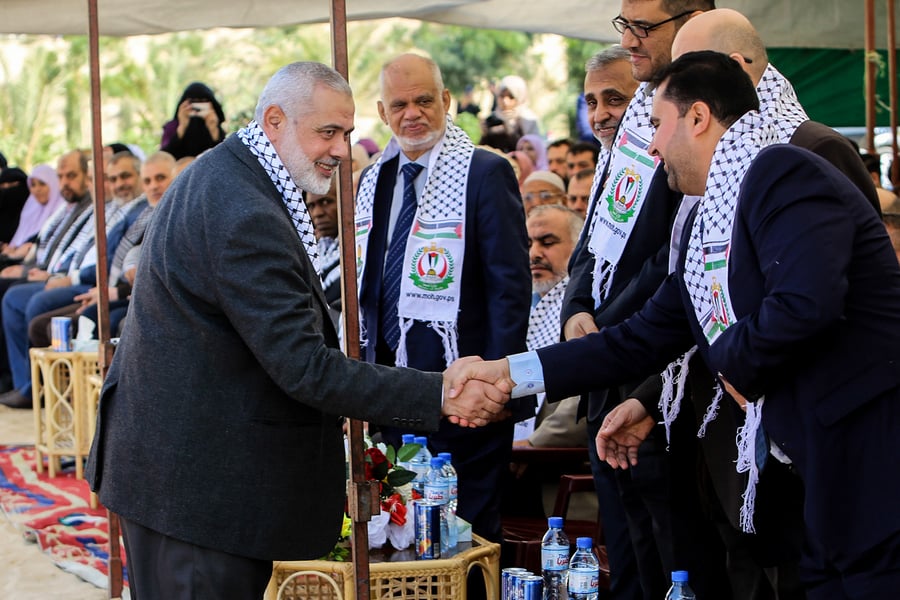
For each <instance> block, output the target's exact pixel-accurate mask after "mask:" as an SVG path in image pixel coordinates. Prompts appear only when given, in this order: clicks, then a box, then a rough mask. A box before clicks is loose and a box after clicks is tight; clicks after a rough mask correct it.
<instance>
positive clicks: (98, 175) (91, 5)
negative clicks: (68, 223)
mask: <svg viewBox="0 0 900 600" xmlns="http://www.w3.org/2000/svg"><path fill="white" fill-rule="evenodd" d="M88 47H89V54H90V71H91V146H92V148H91V149H92V153H91V155H92V158H93V163H94V185H93V188H94V224H95V227H96V229H95V231H94V240H95V243H96V245H97V289H98V291H99V293H100V299H99V300H98V303H97V325H98V337H99V339H100V345H99V347H98V349H97V352H98V356H97V361H98V364H99V365H100V376H101V377H104V378H105V377H106V371H107V369H108V368H109V362H110V361H111V360H112V353H113V347H112V344H110V342H109V338H110V335H109V281H108V277H107V259H106V208H105V207H106V198H105V192H106V188H105V186H104V175H103V166H104V165H103V131H102V129H103V127H102V125H103V123H102V111H101V103H100V27H99V22H98V18H97V0H88ZM106 515H107V518H108V522H109V585H108V586H107V594H108V596H107V597H109V598H121V597H122V588H123V581H124V580H123V572H122V552H121V549H120V547H119V518H118V516H116V515H115V514H114V513H111V512H109V511H107V513H106Z"/></svg>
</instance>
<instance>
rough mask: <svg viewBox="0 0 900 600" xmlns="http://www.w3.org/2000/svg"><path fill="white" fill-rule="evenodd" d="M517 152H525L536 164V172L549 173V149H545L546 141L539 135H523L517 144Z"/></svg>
mask: <svg viewBox="0 0 900 600" xmlns="http://www.w3.org/2000/svg"><path fill="white" fill-rule="evenodd" d="M516 150H517V151H519V152H524V153H525V154H527V155H528V158H530V159H531V162H533V163H534V169H535V171H547V170H548V169H549V168H550V165H549V163H548V162H547V149H546V148H545V147H544V140H543V138H541V136H539V135H535V134H533V133H529V134H528V135H523V136H522V137H521V138H519V141H518V142H516Z"/></svg>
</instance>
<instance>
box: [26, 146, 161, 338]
mask: <svg viewBox="0 0 900 600" xmlns="http://www.w3.org/2000/svg"><path fill="white" fill-rule="evenodd" d="M174 175H175V159H174V158H172V155H171V154H169V153H167V152H157V153H156V154H153V155H151V156H150V157H149V158H148V159H147V162H145V163H144V164H143V165H141V183H142V184H143V186H144V196H145V197H146V200H147V203H146V205H145V206H144V208H143V209H141V210H140V211H139V212H138V214H137V216H136V218H135V219H134V220H133V222H132V223H131V224H130V225H129V226H128V228H127V230H126V231H125V233H124V235H122V236H121V239H120V241H119V242H118V243H117V244H116V246H115V248H114V249H113V250H112V252H113V258H112V260H111V261H110V268H109V278H108V281H109V284H110V287H109V309H110V313H109V314H110V331H111V332H116V331H118V324H119V321H121V319H122V318H123V317H124V316H125V310H126V309H127V308H128V299H129V298H130V296H131V287H132V285H131V281H129V280H128V278H127V277H125V268H124V266H123V265H124V262H125V258H126V256H127V255H128V253H129V252H130V251H131V249H132V248H134V247H136V246H140V244H141V242H142V241H143V239H144V232H145V231H146V229H147V227H148V226H149V224H150V221H151V219H152V218H153V214H154V212H153V210H154V209H155V208H156V206H157V205H158V204H159V201H160V200H161V199H162V197H163V194H165V192H166V190H167V189H169V185H170V184H171V183H172V180H173V179H174ZM136 210H137V209H136ZM99 299H100V293H99V289H98V288H97V287H96V286H95V287H93V288H91V289H89V290H88V291H86V292H84V293H82V294H79V295H77V296H75V298H74V299H73V300H74V303H73V304H70V305H67V306H64V307H62V308H59V309H57V310H53V311H50V312H46V313H43V314H41V315H38V316H37V317H35V318H33V319H32V320H31V321H30V322H29V324H28V338H29V340H30V341H31V345H32V346H35V347H42V346H46V345H48V344H49V340H50V321H51V320H52V318H53V317H59V316H67V317H72V320H73V329H72V332H73V333H72V335H76V334H77V332H78V317H79V315H82V314H85V316H87V317H88V318H90V319H91V320H92V321H94V324H95V327H94V334H95V335H94V337H97V335H96V334H97V328H96V323H97V319H96V309H95V310H93V311H91V312H90V313H87V312H86V311H87V309H88V308H89V307H94V306H95V305H96V304H97V302H98V301H99ZM120 309H121V310H120Z"/></svg>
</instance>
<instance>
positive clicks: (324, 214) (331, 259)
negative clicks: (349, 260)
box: [306, 178, 341, 316]
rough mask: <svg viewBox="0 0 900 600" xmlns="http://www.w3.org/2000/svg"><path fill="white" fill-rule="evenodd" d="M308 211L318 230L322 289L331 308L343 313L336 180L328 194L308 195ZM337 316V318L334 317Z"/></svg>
mask: <svg viewBox="0 0 900 600" xmlns="http://www.w3.org/2000/svg"><path fill="white" fill-rule="evenodd" d="M306 210H307V211H308V212H309V218H310V219H311V220H312V223H313V227H314V228H315V234H316V242H317V244H318V246H319V264H320V265H321V267H322V289H323V290H325V299H326V300H328V306H329V307H330V308H331V309H332V310H334V311H335V312H336V313H340V312H341V244H340V242H338V203H337V178H334V179H332V180H331V188H330V189H329V190H328V193H327V194H312V193H309V192H307V194H306ZM332 316H336V315H334V314H333V315H332Z"/></svg>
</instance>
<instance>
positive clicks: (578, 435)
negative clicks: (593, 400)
mask: <svg viewBox="0 0 900 600" xmlns="http://www.w3.org/2000/svg"><path fill="white" fill-rule="evenodd" d="M582 225H584V218H583V217H581V215H579V214H577V213H575V212H574V211H572V210H570V209H568V208H566V207H564V206H561V205H559V204H546V205H540V206H535V207H534V208H533V209H532V210H531V212H530V213H528V218H527V220H526V222H525V226H526V228H527V229H528V247H529V252H528V253H529V258H530V262H531V285H532V290H533V293H534V296H535V298H534V305H533V306H532V308H531V314H530V316H529V319H528V335H527V338H526V340H525V343H526V345H527V347H528V349H529V350H537V349H538V348H543V347H544V346H549V345H550V344H554V343H556V342H558V341H559V332H560V324H559V315H560V306H561V305H562V299H563V295H564V294H565V291H566V286H567V285H568V283H569V273H568V264H569V257H570V256H571V255H572V250H573V248H574V247H575V242H577V241H578V236H579V235H580V234H581V227H582ZM543 396H544V395H543V394H539V395H538V402H539V403H540V406H539V407H538V411H537V414H536V416H535V417H534V418H532V419H528V420H526V421H522V422H520V423H516V435H515V440H516V441H515V442H514V445H529V446H584V444H585V440H586V439H587V434H586V433H585V432H586V429H585V427H584V426H585V423H584V422H582V423H581V424H580V425H577V424H576V421H577V419H576V412H577V409H578V398H577V397H572V398H566V399H565V400H561V401H560V402H557V403H552V404H551V403H547V402H544V398H543Z"/></svg>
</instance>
